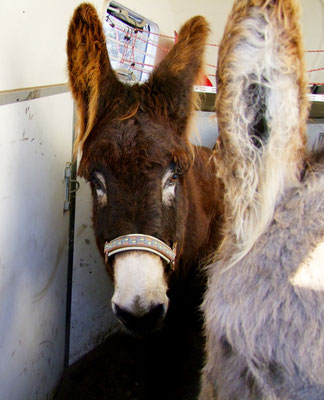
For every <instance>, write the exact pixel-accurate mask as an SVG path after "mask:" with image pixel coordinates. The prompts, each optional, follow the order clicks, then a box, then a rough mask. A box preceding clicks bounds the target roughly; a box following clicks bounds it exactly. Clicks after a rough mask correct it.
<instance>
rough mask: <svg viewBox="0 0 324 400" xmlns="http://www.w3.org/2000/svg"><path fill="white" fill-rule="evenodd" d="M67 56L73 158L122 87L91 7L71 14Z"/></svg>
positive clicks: (86, 6)
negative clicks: (73, 108)
mask: <svg viewBox="0 0 324 400" xmlns="http://www.w3.org/2000/svg"><path fill="white" fill-rule="evenodd" d="M67 56H68V71H69V81H70V87H71V90H72V95H73V97H74V99H75V101H76V105H77V111H78V135H77V137H76V140H75V145H74V155H75V156H76V154H77V151H78V149H79V147H80V150H82V147H83V144H84V142H85V140H86V139H87V137H88V136H89V134H90V132H91V130H92V128H93V127H94V125H95V123H96V121H97V120H98V119H99V118H100V115H101V113H102V112H103V111H104V108H105V107H106V106H109V104H107V102H108V103H109V99H111V101H114V98H115V97H116V95H117V94H118V95H119V96H120V93H122V91H123V90H122V89H123V86H124V85H123V84H122V83H121V82H119V80H118V78H117V76H116V75H115V72H114V71H113V69H112V67H111V65H110V61H109V58H108V52H107V47H106V42H105V36H104V32H103V28H102V24H101V22H100V20H99V17H98V14H97V12H96V10H95V8H94V7H93V6H92V5H91V4H88V3H83V4H81V5H80V6H79V7H78V8H77V9H76V10H75V12H74V15H73V17H72V19H71V22H70V26H69V31H68V40H67ZM114 94H115V95H114Z"/></svg>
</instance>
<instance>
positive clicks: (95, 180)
mask: <svg viewBox="0 0 324 400" xmlns="http://www.w3.org/2000/svg"><path fill="white" fill-rule="evenodd" d="M90 181H91V185H92V187H93V188H94V190H95V191H96V193H97V196H98V197H102V196H104V195H105V194H106V183H105V178H104V176H103V175H102V174H100V173H99V172H96V173H95V174H93V175H92V177H91V179H90Z"/></svg>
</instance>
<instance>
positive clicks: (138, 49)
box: [104, 1, 159, 82]
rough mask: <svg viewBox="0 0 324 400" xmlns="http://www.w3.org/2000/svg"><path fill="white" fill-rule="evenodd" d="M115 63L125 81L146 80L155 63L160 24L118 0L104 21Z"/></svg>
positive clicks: (118, 72) (111, 5)
mask: <svg viewBox="0 0 324 400" xmlns="http://www.w3.org/2000/svg"><path fill="white" fill-rule="evenodd" d="M104 31H105V35H106V41H107V48H108V54H109V58H110V62H111V64H112V67H113V68H114V70H115V71H116V72H117V74H118V76H119V78H120V79H121V80H123V81H128V82H131V81H135V82H144V81H145V80H147V78H148V76H149V74H150V73H151V71H152V69H153V66H154V59H155V55H156V49H157V46H158V39H159V37H158V33H159V28H158V26H157V25H156V24H155V23H153V22H151V21H149V20H147V19H146V18H144V17H142V16H141V15H138V14H136V13H135V12H133V11H131V10H129V9H127V8H126V7H124V6H122V5H121V4H119V3H116V2H115V1H110V2H109V3H108V8H107V12H106V15H105V21H104Z"/></svg>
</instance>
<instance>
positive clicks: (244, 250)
mask: <svg viewBox="0 0 324 400" xmlns="http://www.w3.org/2000/svg"><path fill="white" fill-rule="evenodd" d="M217 75H218V76H217V83H218V95H217V100H216V112H217V117H218V123H219V134H220V140H219V141H218V143H217V145H216V148H215V154H216V159H217V169H218V176H219V177H220V178H221V179H222V180H223V181H224V182H225V196H224V198H225V201H224V205H225V210H224V212H225V218H224V220H225V222H224V240H223V242H222V244H221V246H220V248H219V252H218V254H217V256H216V261H217V262H216V263H215V264H213V265H211V267H210V268H209V280H208V290H207V293H206V297H205V300H204V304H203V309H204V313H205V326H206V334H207V346H206V356H207V361H206V365H205V368H204V371H203V380H202V390H201V395H200V400H207V399H208V400H211V399H217V400H248V399H250V400H252V399H253V400H270V399H271V400H279V399H281V400H288V399H291V400H306V399H307V400H316V399H317V400H319V399H324V265H323V263H324V153H323V151H318V152H317V154H310V153H308V151H307V147H306V119H307V115H308V100H307V83H306V82H307V80H306V77H305V68H304V61H303V49H302V44H301V34H300V28H299V24H298V7H297V4H296V2H295V1H294V0H236V1H235V2H234V6H233V10H232V13H231V15H230V18H229V20H228V23H227V25H226V28H225V32H224V36H223V39H222V42H221V45H220V50H219V59H218V72H217Z"/></svg>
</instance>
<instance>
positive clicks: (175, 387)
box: [55, 329, 203, 400]
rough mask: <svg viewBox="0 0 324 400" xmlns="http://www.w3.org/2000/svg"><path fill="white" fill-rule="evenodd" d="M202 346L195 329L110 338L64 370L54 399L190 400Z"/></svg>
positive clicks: (196, 386) (196, 388)
mask: <svg viewBox="0 0 324 400" xmlns="http://www.w3.org/2000/svg"><path fill="white" fill-rule="evenodd" d="M202 346H203V343H202V339H201V335H200V334H199V333H198V332H196V331H195V330H191V331H190V330H189V331H188V330H187V331H186V332H185V333H184V331H183V330H182V329H178V331H171V332H167V331H164V332H163V331H162V332H160V333H158V334H155V335H151V336H150V337H148V338H144V339H138V338H134V337H131V336H128V335H126V334H121V333H115V334H113V335H111V336H109V337H108V339H107V340H106V341H105V342H104V343H103V344H102V345H100V346H99V347H97V348H96V349H95V350H93V351H92V352H90V353H89V354H87V355H86V356H85V357H83V358H82V359H81V360H79V361H77V362H76V363H75V364H73V365H72V366H71V367H70V368H68V369H67V370H66V372H65V374H64V376H63V379H62V382H61V385H60V387H59V389H58V392H57V394H56V397H55V400H99V399H105V400H160V399H161V400H162V399H163V400H194V399H196V398H197V395H198V392H199V373H200V372H199V371H200V368H201V366H202Z"/></svg>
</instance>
